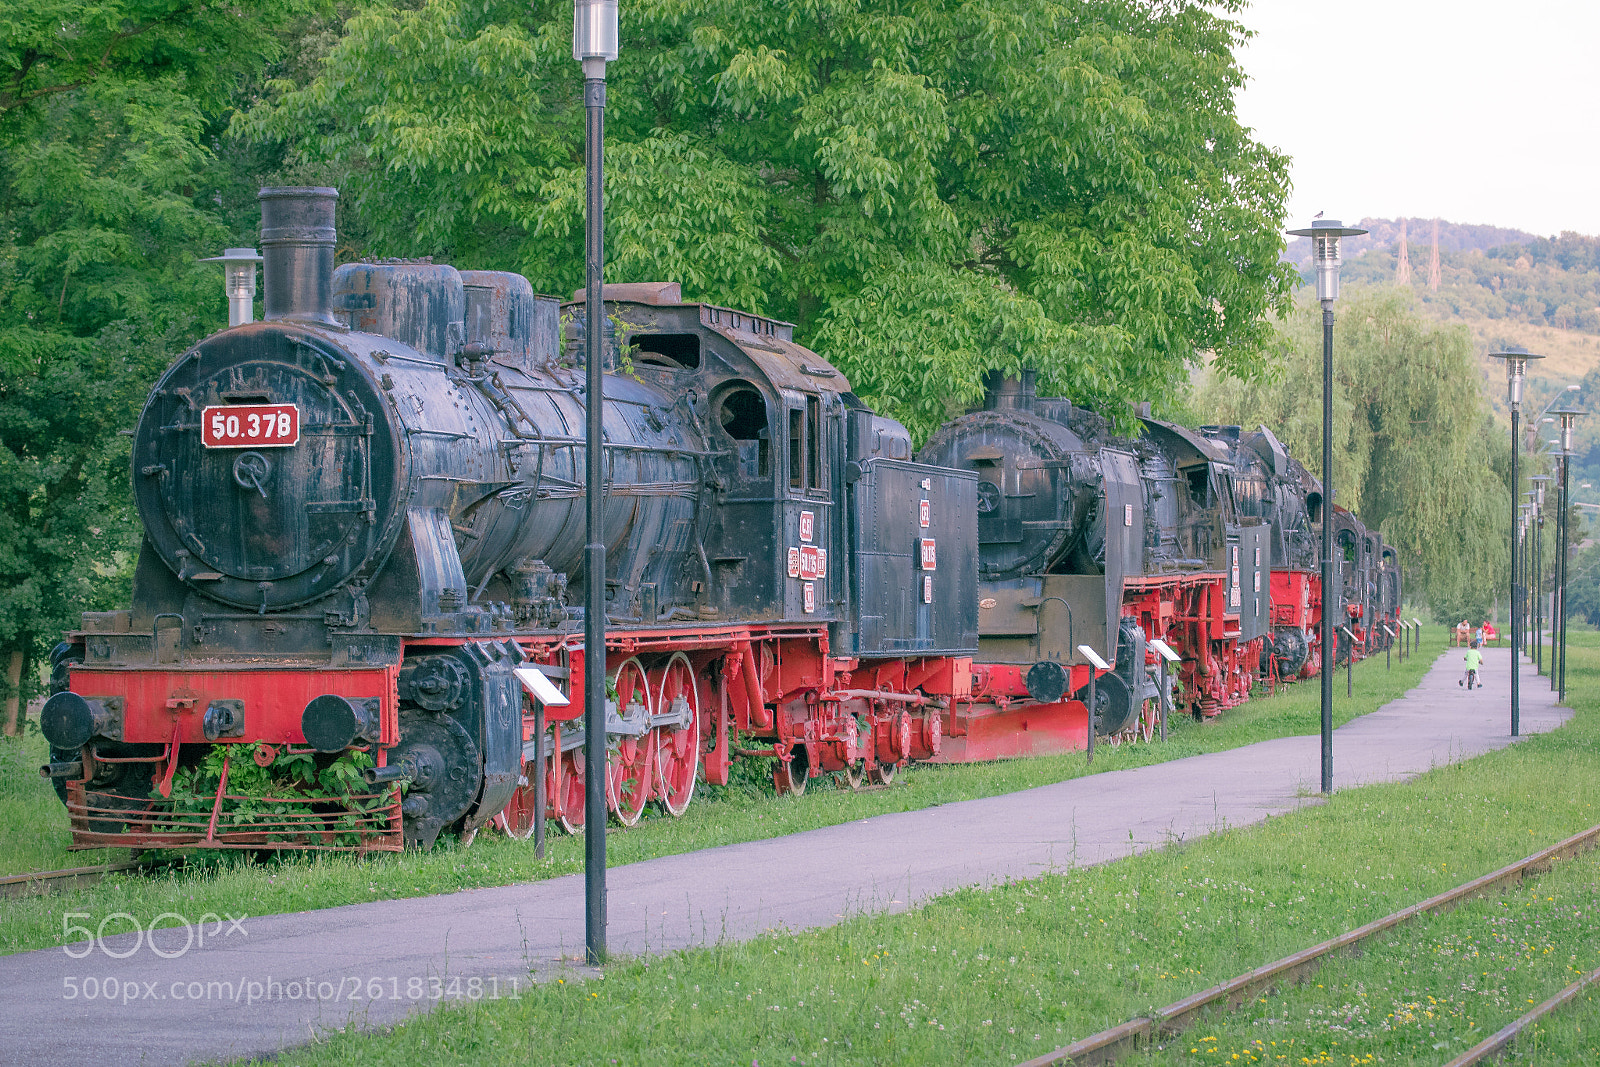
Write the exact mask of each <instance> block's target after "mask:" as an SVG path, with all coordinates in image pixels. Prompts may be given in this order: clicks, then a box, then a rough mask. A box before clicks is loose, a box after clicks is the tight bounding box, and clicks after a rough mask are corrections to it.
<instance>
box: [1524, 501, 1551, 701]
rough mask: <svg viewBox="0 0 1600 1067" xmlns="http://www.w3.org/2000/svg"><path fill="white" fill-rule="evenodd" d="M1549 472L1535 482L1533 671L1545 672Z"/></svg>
mask: <svg viewBox="0 0 1600 1067" xmlns="http://www.w3.org/2000/svg"><path fill="white" fill-rule="evenodd" d="M1549 480H1550V476H1549V475H1548V474H1535V475H1534V476H1533V477H1531V478H1529V479H1528V481H1530V482H1532V483H1533V489H1532V491H1531V493H1532V496H1533V581H1532V582H1531V583H1530V584H1531V587H1532V589H1533V672H1534V673H1535V674H1543V673H1544V630H1543V626H1544V512H1545V508H1544V483H1545V482H1548V481H1549Z"/></svg>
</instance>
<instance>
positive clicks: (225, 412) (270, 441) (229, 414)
mask: <svg viewBox="0 0 1600 1067" xmlns="http://www.w3.org/2000/svg"><path fill="white" fill-rule="evenodd" d="M200 443H201V444H203V445H205V446H206V447H207V448H288V447H289V446H291V445H296V444H299V443H300V409H299V408H297V407H295V406H294V405H293V404H219V405H216V406H214V407H208V408H206V409H205V411H204V412H203V413H202V414H201V417H200Z"/></svg>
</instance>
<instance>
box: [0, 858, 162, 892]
mask: <svg viewBox="0 0 1600 1067" xmlns="http://www.w3.org/2000/svg"><path fill="white" fill-rule="evenodd" d="M148 866H149V864H146V863H138V862H136V861H129V862H127V863H107V864H102V865H101V866H99V867H68V868H66V869H65V870H60V871H30V872H29V873H27V874H8V875H5V876H4V877H0V899H4V900H12V899H15V898H17V897H28V896H35V895H38V894H43V893H57V892H60V891H62V890H64V889H79V888H82V887H83V886H89V885H94V884H95V883H96V882H98V881H99V880H100V879H102V878H104V877H105V876H106V875H108V874H114V873H116V872H118V871H135V870H141V869H143V868H145V867H148Z"/></svg>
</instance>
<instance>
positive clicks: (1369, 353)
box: [1196, 290, 1511, 612]
mask: <svg viewBox="0 0 1600 1067" xmlns="http://www.w3.org/2000/svg"><path fill="white" fill-rule="evenodd" d="M1285 338H1286V347H1285V351H1284V359H1283V362H1282V364H1281V366H1280V367H1279V369H1278V372H1277V373H1276V374H1274V375H1272V376H1271V377H1269V378H1266V379H1263V380H1258V381H1252V382H1240V381H1237V380H1228V379H1221V378H1216V379H1213V380H1212V381H1211V382H1209V383H1208V385H1207V386H1206V387H1205V389H1204V391H1203V392H1202V394H1201V396H1200V397H1199V398H1198V399H1197V401H1196V406H1197V407H1199V408H1200V409H1201V410H1204V411H1214V412H1216V413H1217V417H1218V418H1219V419H1222V420H1226V421H1232V422H1238V423H1240V424H1242V425H1246V426H1255V425H1256V424H1258V423H1265V424H1266V425H1267V426H1269V427H1271V428H1272V430H1273V431H1274V432H1275V433H1277V434H1278V435H1279V436H1280V437H1281V438H1282V439H1283V442H1284V444H1285V445H1287V446H1288V448H1289V450H1290V452H1292V453H1293V454H1294V455H1295V456H1296V457H1297V458H1299V459H1300V460H1301V461H1302V462H1304V463H1305V464H1306V466H1307V468H1309V469H1310V470H1311V471H1312V472H1313V473H1317V474H1319V475H1320V471H1321V466H1322V313H1321V309H1320V308H1319V307H1317V306H1316V305H1315V304H1311V303H1303V304H1302V305H1301V306H1299V307H1298V308H1297V309H1296V310H1295V312H1294V314H1293V315H1292V316H1291V317H1290V318H1289V320H1288V322H1287V323H1286V324H1285ZM1333 408H1334V418H1333V424H1334V429H1333V451H1334V462H1333V470H1334V499H1335V502H1336V503H1337V504H1338V505H1339V506H1340V507H1346V508H1349V509H1350V510H1352V511H1354V512H1356V513H1357V514H1359V515H1360V516H1361V518H1362V521H1363V522H1365V523H1367V524H1368V525H1369V526H1373V527H1376V528H1378V529H1380V530H1381V531H1382V532H1383V537H1384V540H1385V542H1387V543H1389V544H1392V545H1394V546H1395V547H1396V548H1397V550H1398V552H1399V555H1400V560H1401V564H1402V566H1403V567H1404V568H1405V578H1406V583H1407V591H1408V596H1412V597H1417V598H1419V599H1422V598H1425V599H1427V600H1428V601H1429V602H1430V603H1433V604H1435V605H1436V606H1438V605H1445V604H1448V605H1450V607H1449V611H1450V612H1455V611H1457V610H1459V607H1458V606H1460V605H1466V606H1467V607H1468V608H1469V609H1471V608H1473V607H1474V606H1478V605H1480V604H1481V606H1482V607H1483V608H1484V610H1485V611H1486V612H1487V611H1488V610H1489V609H1490V607H1491V606H1492V604H1493V602H1494V598H1495V597H1496V596H1498V597H1499V600H1500V603H1502V604H1503V603H1505V595H1506V585H1505V573H1506V567H1507V560H1508V548H1507V540H1506V530H1507V528H1508V526H1509V522H1510V520H1509V514H1510V507H1511V495H1510V490H1509V488H1508V481H1509V472H1508V471H1507V470H1506V468H1507V467H1508V466H1509V458H1510V453H1509V443H1508V442H1507V439H1506V436H1505V432H1504V430H1501V429H1498V428H1497V427H1496V425H1495V422H1494V420H1493V418H1492V416H1491V415H1490V413H1489V408H1488V404H1487V402H1486V401H1485V399H1484V397H1483V379H1482V374H1481V372H1480V370H1479V369H1478V366H1477V360H1476V355H1475V352H1474V349H1473V343H1472V339H1471V336H1470V335H1469V334H1468V332H1467V331H1466V329H1465V328H1464V327H1440V326H1438V325H1437V324H1435V323H1433V322H1430V321H1429V320H1426V319H1423V318H1422V317H1421V316H1419V315H1418V314H1417V313H1416V311H1415V310H1414V308H1413V307H1412V305H1411V303H1410V301H1409V300H1407V299H1406V298H1405V297H1404V295H1402V294H1397V293H1394V292H1392V291H1391V292H1381V291H1372V292H1363V291H1361V290H1354V291H1347V296H1346V299H1345V300H1344V301H1343V302H1342V303H1341V304H1340V305H1339V307H1338V319H1337V324H1336V327H1335V336H1334V398H1333Z"/></svg>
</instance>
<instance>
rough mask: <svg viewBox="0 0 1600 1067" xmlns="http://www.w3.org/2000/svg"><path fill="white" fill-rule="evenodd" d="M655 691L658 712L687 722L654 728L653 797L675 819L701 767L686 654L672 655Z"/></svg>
mask: <svg viewBox="0 0 1600 1067" xmlns="http://www.w3.org/2000/svg"><path fill="white" fill-rule="evenodd" d="M657 692H658V694H659V695H658V696H657V697H656V714H657V715H662V716H679V717H680V718H679V720H678V722H679V723H682V722H684V721H685V720H687V725H678V724H675V723H669V724H666V725H663V726H659V727H657V728H656V729H655V731H654V733H655V740H656V796H657V797H658V798H659V799H660V801H661V806H662V807H664V808H666V809H667V814H669V815H671V816H673V817H674V818H676V817H677V816H679V815H682V814H683V813H684V811H686V810H687V809H688V807H689V800H690V798H691V797H693V796H694V780H695V776H696V774H697V772H698V771H699V770H700V697H699V694H698V692H697V691H696V689H695V682H694V665H693V664H691V663H690V662H689V657H688V656H685V655H684V654H683V653H682V652H678V653H675V654H674V655H673V657H672V659H671V660H670V661H669V662H668V663H667V669H666V670H665V671H664V672H663V673H662V676H661V687H660V689H659V690H657Z"/></svg>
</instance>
